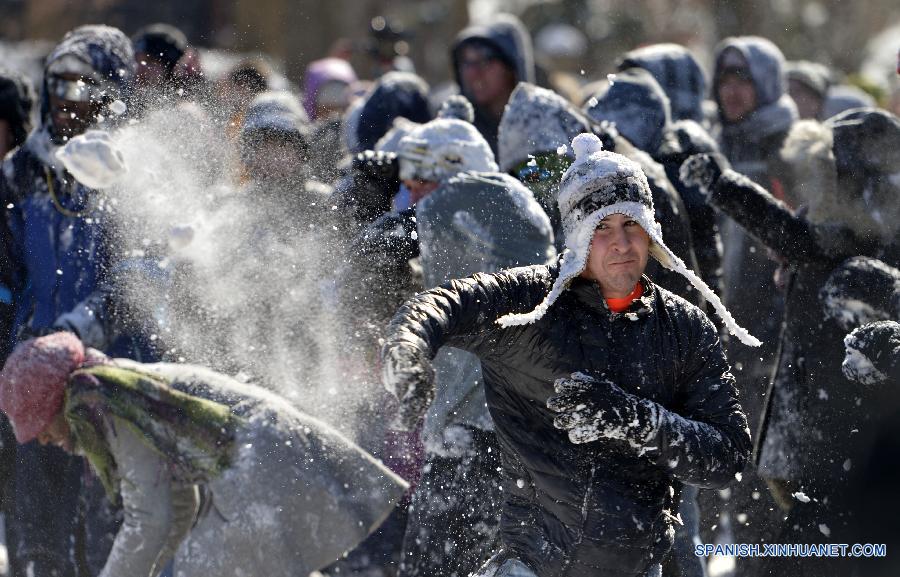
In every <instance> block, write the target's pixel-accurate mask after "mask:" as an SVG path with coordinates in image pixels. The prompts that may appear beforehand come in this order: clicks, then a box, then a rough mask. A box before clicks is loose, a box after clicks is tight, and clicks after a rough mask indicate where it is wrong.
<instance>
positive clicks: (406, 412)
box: [381, 347, 434, 431]
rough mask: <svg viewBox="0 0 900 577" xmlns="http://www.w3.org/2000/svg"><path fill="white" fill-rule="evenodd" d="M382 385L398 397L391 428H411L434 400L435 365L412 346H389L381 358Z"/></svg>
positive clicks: (404, 429) (406, 429) (409, 429)
mask: <svg viewBox="0 0 900 577" xmlns="http://www.w3.org/2000/svg"><path fill="white" fill-rule="evenodd" d="M381 379H382V382H383V383H384V387H385V388H386V389H387V390H388V392H390V393H391V394H393V395H394V396H395V397H397V400H398V401H400V412H399V415H398V417H397V419H396V420H395V422H394V423H393V424H392V425H391V428H394V429H399V430H402V431H411V430H412V429H414V428H415V426H416V424H417V423H418V421H419V419H421V418H422V415H424V414H425V411H427V410H428V407H429V405H431V401H433V400H434V369H433V368H432V366H431V361H430V360H429V359H428V358H427V357H426V356H425V354H424V353H422V352H421V351H419V350H418V349H415V348H412V347H391V348H389V349H388V350H387V351H386V353H385V355H384V356H383V358H382V368H381Z"/></svg>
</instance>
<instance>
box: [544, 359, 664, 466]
mask: <svg viewBox="0 0 900 577" xmlns="http://www.w3.org/2000/svg"><path fill="white" fill-rule="evenodd" d="M553 388H554V390H555V391H556V393H557V394H556V396H553V397H550V398H549V399H547V408H548V409H550V410H551V411H553V412H555V413H558V414H557V416H556V418H554V419H553V426H554V427H556V428H557V429H562V430H564V431H567V432H568V434H569V440H570V441H572V442H573V443H575V444H576V445H580V444H582V443H590V442H593V441H597V440H599V439H616V440H620V441H626V442H627V443H628V444H629V445H631V446H632V447H634V448H635V449H641V448H643V447H644V446H645V445H646V444H647V443H649V442H650V441H651V439H653V438H654V437H655V436H656V434H657V432H658V431H659V426H660V425H659V423H660V407H659V405H657V404H656V403H654V402H653V401H650V400H648V399H642V398H640V397H638V396H635V395H632V394H630V393H626V392H625V391H623V390H622V389H621V388H620V387H619V386H617V385H616V384H614V383H612V382H610V381H609V380H607V379H603V378H601V379H597V378H594V377H592V376H590V375H586V374H584V373H572V375H571V376H570V377H569V378H562V379H558V380H557V381H556V382H555V383H554V384H553Z"/></svg>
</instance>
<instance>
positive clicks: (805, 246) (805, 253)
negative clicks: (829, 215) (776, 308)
mask: <svg viewBox="0 0 900 577" xmlns="http://www.w3.org/2000/svg"><path fill="white" fill-rule="evenodd" d="M681 180H682V181H683V182H684V183H686V184H687V185H690V186H695V185H696V186H698V187H699V188H700V189H701V190H702V191H703V192H704V193H705V194H707V195H708V197H709V202H710V203H711V204H712V205H713V206H715V207H716V208H717V209H719V210H720V211H722V212H724V213H725V214H726V215H728V216H729V217H731V218H732V219H734V221H735V222H737V223H738V224H739V225H741V227H742V228H743V229H744V230H746V231H747V232H748V233H749V234H751V235H752V236H754V237H755V238H757V239H758V240H759V241H760V242H762V243H763V244H764V245H766V246H767V247H769V248H770V249H772V250H774V251H775V252H777V253H779V254H780V255H782V256H784V257H785V258H787V259H788V260H789V261H791V262H795V263H797V262H809V261H812V260H818V259H821V258H829V259H832V258H835V257H836V256H837V258H841V256H842V255H843V256H844V257H845V258H846V257H850V256H853V255H856V254H860V251H861V250H862V253H863V254H866V251H865V250H864V249H863V247H860V243H859V241H858V240H857V238H856V237H855V236H854V235H853V233H852V232H851V231H850V230H849V229H848V228H846V227H841V226H834V227H828V226H824V225H818V226H817V225H814V224H812V223H811V222H810V221H808V220H807V219H806V218H803V217H802V216H798V215H795V214H794V213H793V212H792V211H791V210H790V209H789V208H788V207H787V205H785V204H784V203H783V202H781V201H780V200H778V199H776V198H775V197H773V196H772V195H771V194H769V192H768V191H767V190H766V189H765V188H763V187H761V186H760V185H758V184H756V183H755V182H753V181H752V180H750V179H749V178H748V177H746V176H744V175H742V174H740V173H738V172H735V171H733V170H731V169H730V168H727V165H726V164H725V162H724V161H723V160H722V159H720V158H718V157H716V156H714V155H709V154H699V155H695V156H692V157H691V158H689V159H688V160H686V161H685V163H684V165H683V166H682V167H681Z"/></svg>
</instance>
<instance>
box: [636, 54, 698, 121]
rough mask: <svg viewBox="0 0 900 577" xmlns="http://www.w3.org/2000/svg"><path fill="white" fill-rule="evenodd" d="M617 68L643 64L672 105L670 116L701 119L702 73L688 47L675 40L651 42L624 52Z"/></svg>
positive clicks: (641, 66)
mask: <svg viewBox="0 0 900 577" xmlns="http://www.w3.org/2000/svg"><path fill="white" fill-rule="evenodd" d="M618 68H619V70H620V71H623V70H627V69H629V68H643V69H644V70H646V71H647V72H649V73H650V74H652V75H653V78H655V79H656V81H657V82H658V83H659V85H660V87H662V89H663V90H664V91H665V93H666V96H668V97H669V101H670V103H671V105H672V118H673V120H685V119H689V120H695V121H697V122H701V121H702V120H703V99H704V98H705V97H706V90H707V88H706V77H705V76H704V75H703V69H702V68H700V64H699V63H698V62H697V59H696V58H695V57H694V55H693V54H691V51H690V50H688V49H687V48H685V47H684V46H681V45H679V44H651V45H649V46H642V47H641V48H636V49H635V50H632V51H631V52H628V53H626V54H625V55H624V56H623V57H622V61H621V62H619V66H618Z"/></svg>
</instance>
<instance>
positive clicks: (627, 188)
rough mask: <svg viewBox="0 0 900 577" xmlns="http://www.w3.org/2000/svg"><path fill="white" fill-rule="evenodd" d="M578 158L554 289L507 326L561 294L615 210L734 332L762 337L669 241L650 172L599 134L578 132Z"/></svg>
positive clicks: (563, 193) (569, 184)
mask: <svg viewBox="0 0 900 577" xmlns="http://www.w3.org/2000/svg"><path fill="white" fill-rule="evenodd" d="M572 149H573V150H574V151H575V162H574V163H573V164H572V166H570V167H569V169H568V170H567V171H566V173H565V174H563V177H562V181H561V182H560V185H559V199H558V203H559V211H560V214H561V215H562V221H563V230H564V231H565V238H566V251H565V252H564V253H563V256H562V258H561V260H560V270H559V276H558V277H557V278H556V282H555V283H554V284H553V288H552V289H551V290H550V293H549V294H548V295H547V297H546V298H545V299H544V301H543V302H541V303H540V304H539V305H538V306H537V307H536V308H535V309H534V310H533V311H531V312H529V313H524V314H509V315H506V316H503V317H501V318H499V319H498V320H497V323H498V324H500V326H503V327H509V326H515V325H526V324H530V323H533V322H535V321H537V320H538V319H540V318H541V317H543V316H544V314H546V312H547V310H548V309H549V308H550V306H551V305H552V304H553V303H554V302H556V299H557V298H559V295H561V294H562V292H563V291H564V290H566V289H567V288H568V286H569V283H570V282H571V281H572V280H573V279H575V278H576V277H578V276H579V275H580V274H581V272H582V271H583V270H584V268H585V266H586V265H587V259H588V254H589V252H590V247H591V239H592V238H593V235H594V231H595V230H596V228H597V225H599V224H600V221H601V220H603V219H604V218H606V217H607V216H609V215H611V214H624V215H627V216H629V217H631V218H633V219H634V220H635V222H637V223H638V224H640V225H641V227H642V228H643V229H644V230H645V231H646V232H647V234H648V235H649V236H650V241H651V242H650V254H651V255H653V257H654V258H655V259H656V260H658V261H659V263H660V264H661V265H663V266H664V267H666V268H668V269H670V270H673V271H675V272H678V273H679V274H681V275H682V276H684V277H685V278H686V279H687V280H688V281H689V282H690V283H691V284H692V285H693V286H694V288H696V289H697V290H698V291H700V293H701V294H702V295H703V298H705V299H706V300H707V301H708V302H710V303H712V305H713V307H714V308H715V309H716V312H717V313H718V314H719V316H720V317H721V318H722V320H723V321H724V323H725V326H727V327H728V330H729V331H730V332H731V334H733V335H735V336H736V337H737V338H738V339H740V340H741V342H743V343H744V344H746V345H748V346H754V347H756V346H759V345H760V344H762V343H760V341H759V340H757V339H756V337H754V336H752V335H751V334H750V333H748V332H747V331H746V330H745V329H743V328H741V327H740V326H738V324H737V323H736V322H735V320H734V318H733V317H732V316H731V313H729V312H728V309H726V308H725V305H723V304H722V301H720V300H719V297H718V296H716V294H715V293H714V292H713V291H712V290H711V289H710V288H709V287H708V286H706V283H704V282H703V281H702V280H700V277H698V276H697V274H696V273H695V272H694V271H692V270H690V269H689V268H688V267H687V266H686V265H685V264H684V261H682V260H681V259H680V258H678V256H676V255H675V253H673V252H672V251H671V250H670V249H669V247H667V246H666V245H665V243H664V242H663V238H662V228H661V227H660V225H659V223H658V222H656V220H655V217H654V211H653V195H652V193H651V192H650V185H649V184H648V183H647V177H646V176H645V175H644V172H643V171H642V170H641V168H640V166H638V165H637V164H636V163H635V162H634V161H632V160H629V159H628V158H626V157H624V156H622V155H620V154H616V153H614V152H607V151H605V150H603V145H602V143H601V141H600V139H599V138H597V136H595V135H594V134H587V133H586V134H579V135H578V136H576V137H575V138H574V139H573V140H572Z"/></svg>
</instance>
